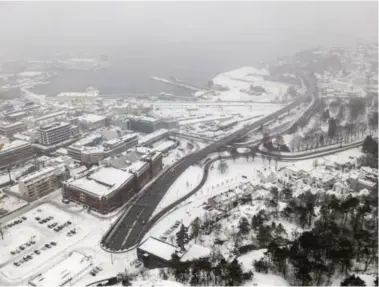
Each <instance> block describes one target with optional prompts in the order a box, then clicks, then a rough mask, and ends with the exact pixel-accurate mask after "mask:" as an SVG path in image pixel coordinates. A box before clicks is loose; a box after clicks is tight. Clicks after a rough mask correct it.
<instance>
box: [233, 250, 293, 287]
mask: <svg viewBox="0 0 379 287" xmlns="http://www.w3.org/2000/svg"><path fill="white" fill-rule="evenodd" d="M266 251H267V249H258V250H253V251H250V252H248V253H246V254H244V255H241V256H239V257H238V261H239V262H240V263H241V264H242V268H243V270H244V271H246V272H247V271H249V270H251V269H252V266H253V262H254V261H255V260H257V261H259V260H260V259H261V258H262V257H264V253H265V252H266ZM244 286H290V284H289V283H288V282H287V281H286V280H285V279H284V278H283V277H282V276H278V275H275V274H270V273H268V274H265V273H261V272H256V271H254V276H253V279H252V280H249V281H247V282H245V284H244Z"/></svg>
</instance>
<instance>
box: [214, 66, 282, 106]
mask: <svg viewBox="0 0 379 287" xmlns="http://www.w3.org/2000/svg"><path fill="white" fill-rule="evenodd" d="M267 75H268V71H267V70H265V69H261V70H259V69H255V68H254V67H242V68H239V69H236V70H233V71H230V72H227V73H222V74H220V75H218V76H216V77H215V78H214V79H213V83H214V84H215V85H220V86H222V87H227V88H228V90H227V91H217V92H216V93H217V95H213V96H209V97H212V99H213V100H222V101H254V102H281V101H283V100H284V99H285V96H286V93H287V90H288V88H289V85H288V84H285V83H281V82H272V81H267V80H265V79H264V78H263V76H267ZM251 85H254V87H263V88H264V89H265V92H263V93H262V94H261V95H250V94H248V93H247V92H248V91H249V90H250V86H251Z"/></svg>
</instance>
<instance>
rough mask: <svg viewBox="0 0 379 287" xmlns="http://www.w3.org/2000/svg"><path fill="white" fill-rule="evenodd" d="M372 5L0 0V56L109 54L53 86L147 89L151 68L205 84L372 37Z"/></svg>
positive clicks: (374, 27)
mask: <svg viewBox="0 0 379 287" xmlns="http://www.w3.org/2000/svg"><path fill="white" fill-rule="evenodd" d="M377 5H378V4H377V3H376V2H305V1H304V2H113V3H112V2H111V3H107V2H81V3H75V2H50V3H48V2H35V3H31V2H24V3H22V2H20V3H12V2H9V3H4V2H0V24H1V25H0V37H1V45H0V59H54V57H56V55H58V54H62V53H64V54H67V55H70V56H75V57H98V56H99V55H101V54H107V55H109V58H110V60H111V61H112V63H113V66H112V68H110V69H108V70H107V71H106V70H103V71H101V72H97V73H87V74H86V75H81V77H79V79H78V76H77V75H72V74H70V75H68V76H66V78H65V79H63V80H59V79H54V80H52V82H53V81H55V82H54V85H50V86H53V88H52V89H53V90H54V92H55V90H59V89H61V87H62V88H63V87H64V88H65V89H68V90H72V89H74V90H75V89H78V88H81V87H82V86H88V85H95V86H97V87H98V88H99V89H102V88H105V89H107V90H109V92H116V93H117V92H123V91H124V90H125V89H126V90H128V91H133V92H134V91H142V92H144V91H145V90H149V89H155V88H154V87H151V85H155V84H151V81H149V80H147V79H146V77H148V76H152V75H156V76H162V77H167V76H170V75H174V76H177V77H179V78H182V79H184V80H186V81H189V82H191V83H194V84H205V83H206V81H207V80H208V79H210V78H211V77H213V76H215V75H216V74H217V73H220V72H223V71H227V70H230V69H233V68H238V67H240V66H243V65H254V64H255V63H256V62H259V61H267V60H272V59H275V58H276V57H277V56H283V55H288V54H292V53H293V52H296V51H298V50H301V49H307V48H311V47H315V46H319V45H323V46H332V45H351V44H354V43H357V42H377V35H378V25H377V22H378V6H377ZM87 82H88V83H87ZM67 85H72V86H67ZM41 88H42V86H41ZM45 88H46V87H45ZM46 89H51V87H50V88H46Z"/></svg>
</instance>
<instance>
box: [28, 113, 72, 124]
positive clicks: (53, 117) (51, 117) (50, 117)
mask: <svg viewBox="0 0 379 287" xmlns="http://www.w3.org/2000/svg"><path fill="white" fill-rule="evenodd" d="M66 117H67V113H66V112H65V111H59V112H53V113H49V114H47V115H43V116H41V117H37V118H35V119H34V120H33V121H32V124H33V125H34V126H39V125H46V124H49V123H52V122H55V121H60V120H64V119H66Z"/></svg>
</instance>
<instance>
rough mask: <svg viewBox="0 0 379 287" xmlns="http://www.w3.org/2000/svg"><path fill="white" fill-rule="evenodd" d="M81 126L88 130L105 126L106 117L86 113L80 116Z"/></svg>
mask: <svg viewBox="0 0 379 287" xmlns="http://www.w3.org/2000/svg"><path fill="white" fill-rule="evenodd" d="M78 120H79V123H80V126H81V127H82V128H84V129H87V130H95V129H99V128H101V127H104V126H105V124H106V118H105V117H104V116H98V115H94V114H86V115H83V116H80V117H79V118H78Z"/></svg>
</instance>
